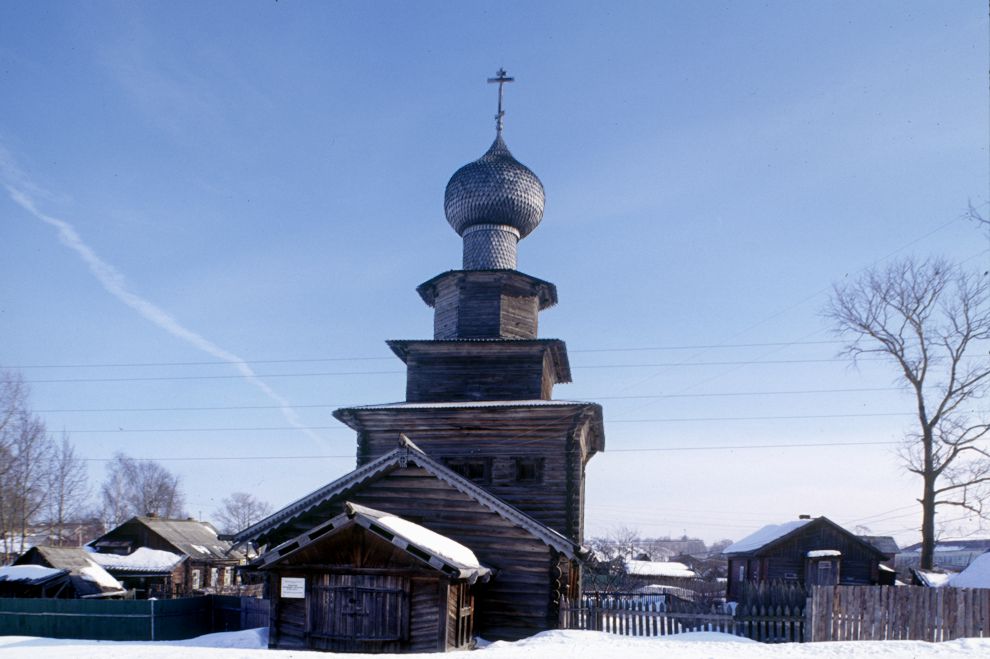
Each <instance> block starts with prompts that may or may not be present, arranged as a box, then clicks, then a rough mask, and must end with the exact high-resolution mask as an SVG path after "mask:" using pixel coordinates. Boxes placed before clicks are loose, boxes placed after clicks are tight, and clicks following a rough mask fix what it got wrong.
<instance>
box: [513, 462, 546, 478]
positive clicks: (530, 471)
mask: <svg viewBox="0 0 990 659" xmlns="http://www.w3.org/2000/svg"><path fill="white" fill-rule="evenodd" d="M515 463H516V482H518V483H542V482H543V459H542V458H516V460H515Z"/></svg>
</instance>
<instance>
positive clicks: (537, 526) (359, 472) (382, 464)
mask: <svg viewBox="0 0 990 659" xmlns="http://www.w3.org/2000/svg"><path fill="white" fill-rule="evenodd" d="M409 464H414V465H416V466H417V467H420V468H422V469H423V470H425V471H426V472H428V473H429V474H431V475H432V476H434V477H435V478H437V479H439V480H441V481H443V482H445V483H447V484H448V485H450V486H451V487H453V488H454V489H456V490H458V491H460V492H461V493H462V494H465V495H467V496H468V497H470V498H472V499H474V500H475V501H476V502H477V503H479V504H481V505H482V506H484V507H485V508H487V509H488V510H490V511H492V512H493V513H496V514H497V515H499V516H500V517H502V518H503V519H506V520H508V521H509V522H511V523H512V524H514V525H515V526H518V527H519V528H521V529H524V530H525V531H527V532H529V533H530V534H531V535H532V536H533V537H535V538H537V539H538V540H540V541H541V542H543V543H544V544H546V545H547V546H549V547H552V548H553V549H555V550H557V551H559V552H560V553H562V554H564V555H565V556H567V557H568V558H577V557H581V556H585V555H586V554H587V553H588V550H587V549H585V548H584V547H581V546H579V545H578V544H577V543H575V542H573V541H571V540H569V539H567V538H566V537H564V536H563V535H561V534H560V533H558V532H557V531H554V530H553V529H551V528H550V527H548V526H546V525H544V524H542V523H541V522H538V521H537V520H535V519H533V518H532V517H530V516H529V515H527V514H526V513H524V512H522V511H521V510H519V509H517V508H515V507H513V506H511V505H509V504H507V503H506V502H504V501H502V500H501V499H499V498H498V497H496V496H494V495H492V494H491V493H490V492H488V491H487V490H485V489H483V488H481V487H478V486H477V485H475V484H474V483H472V482H471V481H469V480H467V479H466V478H464V477H463V476H461V475H459V474H457V473H455V472H454V471H452V470H451V469H449V468H448V467H446V466H445V465H443V464H441V463H440V462H437V461H436V460H434V459H433V458H431V457H429V456H428V455H427V454H426V453H425V452H424V451H423V450H422V449H420V448H419V447H418V446H416V445H415V444H414V443H413V442H412V441H411V440H410V439H409V438H408V437H406V436H405V435H402V436H401V437H400V440H399V447H398V448H396V449H395V450H393V451H390V452H389V453H386V454H385V455H383V456H382V457H380V458H378V459H377V460H373V461H372V462H369V463H368V464H366V465H364V466H363V467H358V468H357V469H355V470H354V471H352V472H351V473H349V474H346V475H345V476H342V477H341V478H338V479H337V480H335V481H333V482H332V483H328V484H327V485H324V486H323V487H321V488H320V489H318V490H316V491H314V492H311V493H309V494H307V495H306V496H304V497H302V498H301V499H298V500H296V501H294V502H292V503H290V504H289V505H288V506H286V507H284V508H282V510H279V511H277V512H275V513H273V514H271V515H269V516H268V517H266V518H265V519H263V520H261V521H260V522H257V523H256V524H253V525H251V526H249V527H248V528H246V529H244V530H243V531H239V532H238V533H236V534H234V535H233V536H232V537H231V540H233V542H234V543H242V542H249V541H255V540H258V539H259V538H262V537H264V536H265V535H267V534H268V533H269V532H270V531H272V530H274V529H277V528H279V527H281V526H283V525H284V524H287V523H289V522H291V521H292V520H293V519H295V518H297V517H299V516H300V515H303V514H304V513H306V512H308V511H310V510H312V509H313V508H316V507H317V506H319V505H321V504H323V503H326V502H328V501H331V500H333V499H337V498H339V497H341V496H343V495H345V494H346V493H348V492H350V491H352V490H354V489H355V488H357V487H359V486H360V485H363V484H364V483H367V482H369V481H371V480H373V479H375V478H377V477H379V476H381V475H383V474H386V473H388V472H391V471H394V470H396V469H402V468H405V467H407V466H408V465H409Z"/></svg>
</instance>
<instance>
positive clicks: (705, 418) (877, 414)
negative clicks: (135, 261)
mask: <svg viewBox="0 0 990 659" xmlns="http://www.w3.org/2000/svg"><path fill="white" fill-rule="evenodd" d="M885 416H913V412H856V413H852V414H793V415H777V416H702V417H671V418H665V419H611V420H609V423H683V422H708V421H797V420H802V419H847V418H860V417H885ZM303 429H305V430H348V428H346V427H344V426H301V427H300V426H244V427H237V428H123V427H118V428H116V429H113V428H108V429H103V430H93V429H83V430H66V431H65V432H67V433H70V434H80V433H108V434H116V433H129V432H255V431H266V430H267V431H281V430H303ZM510 439H512V438H508V439H507V441H509V440H510ZM541 441H542V440H541Z"/></svg>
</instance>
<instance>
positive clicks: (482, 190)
mask: <svg viewBox="0 0 990 659" xmlns="http://www.w3.org/2000/svg"><path fill="white" fill-rule="evenodd" d="M543 204H544V194H543V184H542V183H541V182H540V179H539V178H537V176H536V174H534V173H533V172H532V171H531V170H530V169H529V168H528V167H526V166H525V165H523V164H522V163H521V162H519V161H518V160H516V159H515V158H513V157H512V154H511V153H510V152H509V148H508V147H507V146H505V142H504V141H503V140H502V133H501V131H499V133H498V134H497V135H496V137H495V141H494V142H492V146H491V148H489V149H488V151H487V152H486V153H485V155H483V156H481V157H480V158H478V159H477V160H475V161H474V162H472V163H468V164H467V165H464V166H463V167H461V168H460V169H458V170H457V171H456V172H454V175H453V176H451V177H450V181H448V182H447V190H446V192H445V193H444V200H443V210H444V213H445V214H446V215H447V221H448V222H450V226H452V227H454V231H456V232H457V233H458V234H459V235H464V231H465V230H466V229H467V228H468V227H471V226H475V225H478V224H491V225H508V226H511V227H513V228H514V229H516V230H517V231H519V237H520V238H525V237H526V236H527V235H528V234H529V233H530V232H531V231H532V230H533V229H535V228H536V227H537V225H538V224H539V223H540V220H541V219H543Z"/></svg>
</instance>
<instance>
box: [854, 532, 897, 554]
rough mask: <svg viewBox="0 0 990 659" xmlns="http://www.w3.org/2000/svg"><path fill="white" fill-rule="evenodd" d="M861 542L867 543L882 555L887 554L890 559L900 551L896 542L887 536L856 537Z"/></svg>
mask: <svg viewBox="0 0 990 659" xmlns="http://www.w3.org/2000/svg"><path fill="white" fill-rule="evenodd" d="M858 537H859V539H860V540H862V541H863V542H868V543H870V544H871V545H873V546H874V547H876V548H877V549H879V550H880V551H881V552H883V553H884V554H887V555H888V556H889V557H890V558H893V557H894V555H896V554H897V552H899V551H900V547H898V546H897V541H896V540H894V538H893V537H892V536H889V535H861V536H858Z"/></svg>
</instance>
